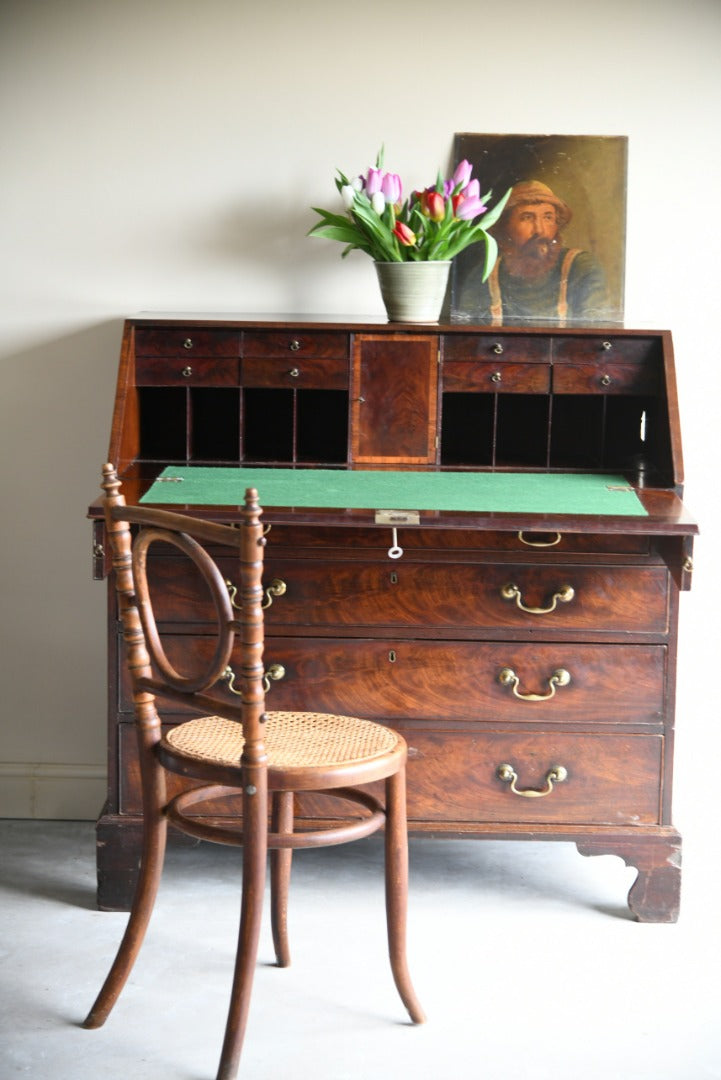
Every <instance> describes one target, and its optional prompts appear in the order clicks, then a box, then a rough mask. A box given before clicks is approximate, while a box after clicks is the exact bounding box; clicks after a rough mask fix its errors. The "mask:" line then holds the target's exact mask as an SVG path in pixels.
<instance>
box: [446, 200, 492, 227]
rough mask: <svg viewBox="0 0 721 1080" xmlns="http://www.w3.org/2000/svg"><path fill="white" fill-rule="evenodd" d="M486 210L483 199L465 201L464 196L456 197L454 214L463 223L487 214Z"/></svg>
mask: <svg viewBox="0 0 721 1080" xmlns="http://www.w3.org/2000/svg"><path fill="white" fill-rule="evenodd" d="M486 209H487V207H486V206H484V205H483V202H482V201H481V199H477V198H475V197H471V198H470V199H465V198H464V197H463V196H462V195H456V197H455V198H454V200H453V210H454V213H455V215H456V217H457V218H460V220H461V221H471V220H472V219H473V218H474V217H478V215H479V214H483V213H485V211H486Z"/></svg>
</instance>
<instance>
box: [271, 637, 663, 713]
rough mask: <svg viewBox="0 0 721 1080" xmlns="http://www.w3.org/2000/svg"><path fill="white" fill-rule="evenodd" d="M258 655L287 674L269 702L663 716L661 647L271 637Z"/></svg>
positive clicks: (388, 709) (376, 709)
mask: <svg viewBox="0 0 721 1080" xmlns="http://www.w3.org/2000/svg"><path fill="white" fill-rule="evenodd" d="M265 658H266V666H267V665H270V664H272V663H279V664H281V665H282V666H283V667H284V668H285V673H286V674H285V678H283V679H282V680H281V681H279V682H277V683H274V684H273V685H272V687H271V690H270V693H269V694H268V701H267V705H268V708H271V709H291V708H296V707H300V708H304V709H311V708H320V709H323V710H325V711H329V712H341V713H356V714H358V715H361V716H367V717H369V718H371V719H379V720H382V719H386V720H388V721H392V722H395V721H398V720H401V719H403V718H404V717H409V716H410V717H416V718H422V719H428V720H441V721H442V720H448V721H466V722H474V723H480V724H481V725H483V724H487V723H494V722H497V721H503V722H507V723H523V724H532V725H543V724H547V723H549V722H552V723H554V724H599V725H617V724H634V725H651V726H656V727H658V726H659V725H660V724H661V723H662V721H663V716H664V706H665V685H666V649H665V647H664V646H642V645H628V646H626V645H576V644H570V643H567V642H566V643H557V644H553V645H551V644H528V643H518V642H513V641H508V642H485V641H484V642H467V641H466V642H464V641H452V642H436V641H414V640H408V639H389V640H385V641H378V640H364V639H362V638H361V639H357V638H354V639H345V640H332V639H328V638H313V639H293V638H271V639H268V641H267V642H266V650H265ZM508 672H510V673H512V674H513V676H514V677H515V679H516V680H517V682H516V684H515V690H516V691H517V694H519V695H522V696H521V697H519V696H517V694H516V693H514V684H513V681H511V680H510V679H509V678H508V677H507V676H506V674H505V673H508ZM557 672H565V673H567V676H568V682H567V684H566V685H563V680H562V679H558V678H556V677H555V676H556V673H557ZM298 701H300V705H299V706H298V704H297V703H298Z"/></svg>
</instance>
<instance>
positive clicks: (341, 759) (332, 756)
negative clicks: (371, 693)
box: [164, 712, 400, 769]
mask: <svg viewBox="0 0 721 1080" xmlns="http://www.w3.org/2000/svg"><path fill="white" fill-rule="evenodd" d="M266 715H267V717H268V719H267V721H266V723H265V724H264V726H263V728H264V736H265V738H264V741H265V749H266V753H267V755H268V766H269V768H271V769H272V768H274V767H275V768H277V769H293V768H314V767H319V768H333V767H334V766H342V765H348V764H350V763H352V762H356V763H362V762H366V761H367V762H371V761H373V760H374V759H376V758H380V757H383V756H384V755H385V754H388V753H391V752H392V751H393V750H395V749H396V747H397V746H398V744H399V742H400V739H399V736H398V735H396V733H395V732H394V731H391V730H390V729H389V728H385V727H383V726H382V725H381V724H375V723H373V722H372V721H371V720H361V719H359V718H358V717H354V716H336V715H335V714H333V713H317V712H269V713H267V714H266ZM164 741H165V742H166V743H168V744H169V745H170V746H171V747H172V748H173V749H174V750H175V751H177V752H179V753H181V754H183V755H184V756H185V757H188V758H191V759H193V760H195V761H203V762H209V763H214V764H218V765H225V766H227V765H236V766H237V765H239V763H240V756H241V754H242V752H243V743H244V739H243V732H242V729H241V726H240V724H238V723H236V722H235V721H233V720H226V719H224V718H223V717H222V716H203V717H200V718H198V719H197V720H188V721H187V722H186V723H184V724H180V725H179V726H178V727H176V728H172V729H171V730H170V732H168V734H167V735H166V736H165V739H164Z"/></svg>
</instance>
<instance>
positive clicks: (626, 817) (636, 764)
mask: <svg viewBox="0 0 721 1080" xmlns="http://www.w3.org/2000/svg"><path fill="white" fill-rule="evenodd" d="M399 730H402V731H403V734H404V735H405V738H406V740H407V741H408V747H409V759H408V818H409V824H410V825H411V828H412V826H413V822H414V821H417V822H424V821H443V822H453V821H457V822H474V821H475V822H508V823H522V822H533V823H537V824H540V823H543V822H548V823H557V824H559V825H560V824H569V825H575V824H593V825H655V824H658V823H659V822H660V820H661V819H660V813H661V810H660V790H661V782H662V774H663V738H662V737H661V736H657V735H628V736H624V735H567V734H565V733H558V732H549V733H546V732H544V734H542V735H537V734H533V733H531V734H520V733H519V734H513V733H511V734H506V733H481V734H478V735H476V734H475V733H474V734H473V735H468V734H464V733H458V732H452V733H447V732H444V731H441V730H438V729H436V730H434V731H428V730H423V729H420V730H419V729H416V730H414V729H413V728H412V727H408V728H406V729H405V730H403V729H402V728H399ZM503 765H510V766H511V768H512V769H513V771H514V772H515V773H516V776H517V780H515V781H514V787H515V788H516V789H517V790H518V791H527V790H535V791H546V790H548V787H549V785H548V781H547V777H548V773H549V771H550V770H551V769H553V768H554V767H556V766H559V765H560V766H562V767H563V768H564V769H565V770H566V773H567V775H566V779H565V780H563V781H562V782H560V783H552V787H551V790H550V791H548V794H546V795H543V796H542V797H528V796H523V795H516V794H515V793H514V792H513V791H512V790H511V784H510V782H509V781H508V780H506V781H503V780H501V779H500V777H499V775H498V770H499V768H500V767H501V766H503Z"/></svg>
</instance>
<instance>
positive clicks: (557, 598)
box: [501, 582, 576, 615]
mask: <svg viewBox="0 0 721 1080" xmlns="http://www.w3.org/2000/svg"><path fill="white" fill-rule="evenodd" d="M575 595H576V592H575V589H574V588H573V586H572V585H561V587H560V589H559V590H558V592H555V593H554V594H553V596H552V597H551V603H550V604H549V605H548V607H530V606H529V605H527V604H524V603H523V599H522V596H521V590H520V589H519V588H518V586H517V585H514V584H512V583H511V582H509V583H508V585H504V586H503V588H502V589H501V596H502V597H503V599H504V600H515V601H516V607H518V608H520V609H521V611H527V612H528V613H529V615H549V614H550V613H551V612H552V611H555V610H556V605H557V604H558V603H561V604H569V603H570V602H571V600H573V598H574V596H575Z"/></svg>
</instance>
